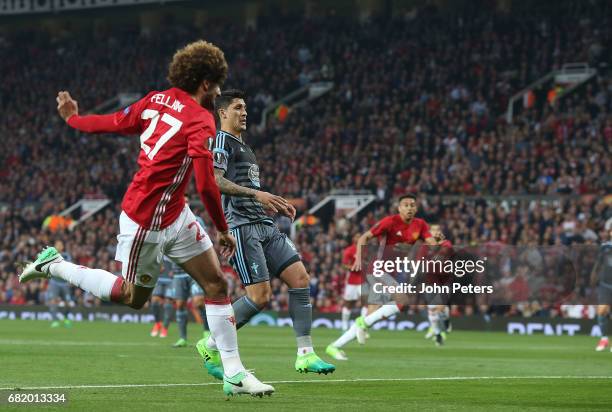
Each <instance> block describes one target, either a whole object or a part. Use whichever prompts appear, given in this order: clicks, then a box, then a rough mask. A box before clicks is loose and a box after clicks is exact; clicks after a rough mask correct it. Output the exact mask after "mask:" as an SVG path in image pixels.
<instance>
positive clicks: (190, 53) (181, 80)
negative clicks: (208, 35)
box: [168, 40, 227, 93]
mask: <svg viewBox="0 0 612 412" xmlns="http://www.w3.org/2000/svg"><path fill="white" fill-rule="evenodd" d="M226 78H227V61H225V55H224V54H223V51H221V49H219V48H218V47H217V46H215V45H214V44H212V43H209V42H207V41H204V40H198V41H196V42H193V43H189V44H188V45H187V46H185V47H183V48H182V49H179V50H177V51H176V53H174V56H173V57H172V62H170V66H169V67H168V81H169V82H170V84H171V85H172V86H173V87H178V88H179V89H182V90H184V91H186V92H187V93H195V92H196V91H197V90H198V87H200V85H201V84H202V82H203V81H204V80H208V81H209V82H211V83H215V84H218V85H219V86H221V85H222V84H223V82H224V81H225V79H226Z"/></svg>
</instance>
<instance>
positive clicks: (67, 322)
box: [64, 319, 72, 329]
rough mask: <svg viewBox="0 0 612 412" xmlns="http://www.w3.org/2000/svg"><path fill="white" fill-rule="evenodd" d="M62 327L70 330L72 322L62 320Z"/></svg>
mask: <svg viewBox="0 0 612 412" xmlns="http://www.w3.org/2000/svg"><path fill="white" fill-rule="evenodd" d="M64 327H65V328H68V329H70V328H71V327H72V321H71V320H70V319H64Z"/></svg>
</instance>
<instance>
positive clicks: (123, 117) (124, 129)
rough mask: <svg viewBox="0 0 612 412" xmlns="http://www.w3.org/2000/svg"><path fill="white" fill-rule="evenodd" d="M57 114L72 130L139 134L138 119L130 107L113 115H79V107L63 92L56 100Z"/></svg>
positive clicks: (68, 94)
mask: <svg viewBox="0 0 612 412" xmlns="http://www.w3.org/2000/svg"><path fill="white" fill-rule="evenodd" d="M55 100H56V101H57V112H58V113H59V115H60V117H61V118H62V119H64V121H65V122H66V123H67V124H68V125H69V126H70V127H72V128H74V129H77V130H80V131H82V132H86V133H126V134H129V133H136V132H138V130H137V129H138V122H137V117H135V116H134V115H133V113H131V108H130V107H128V108H126V109H124V110H121V111H119V112H116V113H112V114H103V115H97V114H91V115H86V116H80V115H79V105H78V103H77V101H76V100H74V99H73V98H72V96H70V93H68V92H67V91H61V92H59V93H58V94H57V97H56V99H55Z"/></svg>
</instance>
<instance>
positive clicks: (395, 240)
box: [326, 194, 436, 360]
mask: <svg viewBox="0 0 612 412" xmlns="http://www.w3.org/2000/svg"><path fill="white" fill-rule="evenodd" d="M397 210H398V212H399V213H398V214H397V215H392V216H387V217H385V218H383V219H381V220H380V221H379V222H378V223H376V224H375V225H374V226H373V227H372V229H370V230H368V231H367V232H365V233H364V234H363V235H361V236H360V237H359V240H358V241H357V245H356V253H355V262H354V263H353V266H352V267H351V270H352V271H355V272H361V270H362V251H363V247H364V246H365V245H367V243H368V241H370V240H371V239H372V238H374V237H377V238H383V237H384V238H385V239H386V244H385V247H387V246H394V245H397V244H401V243H406V244H414V243H415V242H416V241H417V240H422V241H424V242H425V243H426V244H428V245H435V244H436V241H435V240H434V238H433V237H432V235H431V233H429V227H428V226H427V223H425V221H424V220H423V219H419V218H415V217H414V216H415V215H416V212H417V205H416V197H415V196H414V195H410V194H408V195H403V196H401V197H400V198H399V204H398V207H397ZM384 255H386V254H383V259H384ZM367 280H368V283H369V284H370V285H369V293H368V315H367V316H360V317H359V318H357V320H356V321H355V323H354V324H353V326H352V327H351V328H350V329H349V330H347V331H346V332H345V333H344V334H343V335H342V336H340V338H338V339H337V340H336V341H334V342H332V343H331V344H330V345H329V346H328V347H327V349H326V352H327V354H329V355H330V356H333V357H334V359H338V360H346V359H348V358H347V356H346V354H345V353H344V351H343V350H341V349H340V348H341V347H343V346H344V345H346V344H347V343H348V342H350V341H352V340H353V339H355V338H357V340H358V341H359V343H361V344H364V343H365V341H366V336H367V333H366V331H367V328H369V327H370V326H372V325H373V324H374V323H376V322H378V321H379V320H381V319H386V318H388V317H390V316H393V315H395V314H397V313H399V312H400V311H401V308H402V307H403V304H402V302H397V301H398V300H402V295H394V296H393V299H394V300H395V302H396V303H395V304H394V303H393V302H388V301H387V299H388V297H389V296H388V294H386V293H377V292H376V291H375V290H374V287H373V285H374V284H375V283H376V284H383V278H374V276H372V275H368V276H367ZM384 282H388V283H397V282H396V281H395V280H393V279H392V278H391V276H389V275H386V276H385V280H384ZM386 286H391V285H386ZM386 303H391V304H386ZM383 304H384V305H383Z"/></svg>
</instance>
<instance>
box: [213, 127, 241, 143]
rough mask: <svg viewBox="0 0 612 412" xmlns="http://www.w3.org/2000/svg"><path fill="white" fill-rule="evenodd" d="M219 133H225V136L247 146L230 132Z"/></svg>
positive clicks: (221, 131) (220, 131)
mask: <svg viewBox="0 0 612 412" xmlns="http://www.w3.org/2000/svg"><path fill="white" fill-rule="evenodd" d="M219 133H223V134H224V135H226V136H229V137H231V138H232V139H234V140H237V141H239V142H240V143H242V144H245V143H244V141H243V140H242V138H240V137H236V136H234V135H233V134H231V133H230V132H226V131H225V130H219Z"/></svg>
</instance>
